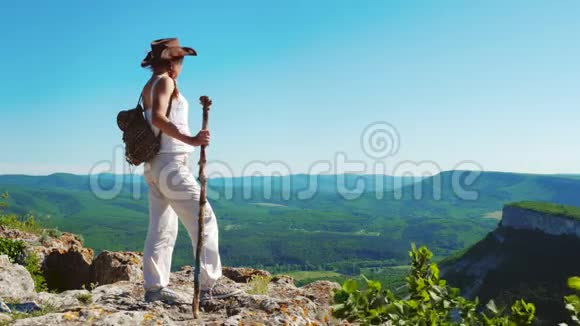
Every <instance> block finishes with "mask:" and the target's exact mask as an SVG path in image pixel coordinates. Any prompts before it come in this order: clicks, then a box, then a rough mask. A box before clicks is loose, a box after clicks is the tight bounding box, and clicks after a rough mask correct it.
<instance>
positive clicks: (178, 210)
mask: <svg viewBox="0 0 580 326" xmlns="http://www.w3.org/2000/svg"><path fill="white" fill-rule="evenodd" d="M186 55H197V54H196V52H195V50H194V49H192V48H188V47H181V46H180V45H179V41H178V40H177V39H176V38H169V39H160V40H155V41H153V42H152V43H151V51H150V52H149V53H148V54H147V56H146V57H145V59H144V60H143V61H142V62H141V66H142V67H149V68H150V69H151V71H152V76H151V79H149V81H148V82H147V84H146V85H145V87H144V88H143V92H142V96H143V108H144V110H145V117H146V118H147V121H148V122H149V124H150V125H151V128H152V129H153V131H154V132H155V133H156V134H159V132H160V131H161V132H162V135H161V148H160V150H159V153H158V154H157V155H156V156H155V157H154V158H153V159H152V160H150V161H149V162H146V163H145V166H144V175H145V180H146V182H147V184H148V185H149V229H148V232H147V239H146V241H145V249H144V255H143V274H144V275H143V276H144V287H145V301H149V302H150V301H156V300H162V301H169V302H175V301H180V300H179V296H178V295H177V294H176V293H175V292H174V291H173V290H171V289H169V288H168V285H169V275H170V269H171V258H172V253H173V248H174V246H175V240H176V237H177V228H178V216H179V219H181V222H182V223H183V225H185V227H186V229H187V232H188V233H189V236H190V238H191V241H192V244H193V247H194V248H195V247H196V246H197V236H198V224H197V223H198V214H199V195H200V187H199V185H198V183H197V181H196V180H195V178H194V177H193V174H192V172H191V171H190V169H189V168H188V163H189V161H190V155H191V153H192V152H193V150H194V147H195V146H201V145H208V144H209V140H210V136H209V130H201V131H200V132H198V133H197V135H195V136H191V134H190V131H189V127H188V109H189V105H188V102H187V100H186V99H185V97H184V96H183V95H181V93H179V91H178V89H177V81H176V80H177V77H178V76H179V74H180V72H181V68H182V63H183V58H184V56H186ZM169 105H171V107H170V108H169ZM168 109H170V110H169V114H167V113H168V112H167V110H168ZM205 211H206V216H205V232H204V237H205V239H204V240H205V241H204V243H205V246H204V248H203V250H202V256H201V279H200V288H201V293H202V297H201V300H205V299H208V298H224V297H228V296H231V295H234V294H237V293H239V292H240V290H239V289H237V288H235V287H234V286H232V285H230V283H231V282H227V281H226V280H224V278H223V276H222V270H221V268H222V266H221V262H220V256H219V250H218V226H217V222H216V217H215V215H214V213H213V210H212V208H211V205H210V204H209V202H208V203H207V204H206V210H205Z"/></svg>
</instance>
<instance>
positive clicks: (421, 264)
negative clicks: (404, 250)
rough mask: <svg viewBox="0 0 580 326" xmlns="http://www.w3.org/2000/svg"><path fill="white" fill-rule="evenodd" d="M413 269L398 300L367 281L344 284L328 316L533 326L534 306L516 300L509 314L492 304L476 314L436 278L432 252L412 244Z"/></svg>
mask: <svg viewBox="0 0 580 326" xmlns="http://www.w3.org/2000/svg"><path fill="white" fill-rule="evenodd" d="M409 256H410V258H411V271H410V273H409V275H408V276H407V278H406V282H407V286H408V289H409V295H408V296H407V297H406V298H404V299H400V298H397V297H395V295H394V294H393V293H392V292H391V291H390V290H388V289H383V288H382V284H381V283H380V282H376V281H371V280H366V283H367V284H366V286H365V287H363V288H361V289H359V286H358V284H357V282H356V281H355V280H354V279H351V280H348V281H346V282H345V283H344V284H343V285H342V288H341V289H340V290H338V291H336V292H335V295H334V303H335V305H334V306H333V307H332V314H333V316H334V317H336V318H340V319H345V320H347V321H350V322H359V323H361V324H363V325H378V324H383V323H388V324H387V325H442V326H443V325H457V326H459V325H472V326H479V325H481V326H484V325H485V326H500V325H501V326H512V325H518V326H519V325H531V324H532V322H533V320H534V315H535V306H534V305H533V304H532V303H527V302H525V301H524V300H518V301H516V302H515V303H514V304H513V306H512V307H511V313H510V314H509V315H505V314H503V311H502V309H498V308H497V307H496V306H495V303H494V302H493V301H490V302H489V303H488V304H487V305H486V307H485V308H486V309H485V311H484V312H478V309H479V301H478V300H477V299H476V300H474V301H470V300H467V299H465V298H463V297H461V296H459V289H456V288H452V287H449V286H448V285H447V283H446V281H445V280H441V279H440V278H439V268H438V267H437V264H434V263H431V259H432V258H433V254H432V253H431V252H430V251H429V250H428V249H427V248H426V247H421V248H419V249H417V248H416V247H415V245H413V246H412V250H411V252H410V253H409Z"/></svg>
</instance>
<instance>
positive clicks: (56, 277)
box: [36, 232, 93, 291]
mask: <svg viewBox="0 0 580 326" xmlns="http://www.w3.org/2000/svg"><path fill="white" fill-rule="evenodd" d="M36 249H37V250H38V251H40V252H42V253H43V254H44V257H45V258H44V262H43V266H42V271H43V274H44V277H45V278H46V284H47V286H48V288H49V289H51V290H52V289H56V290H59V291H65V290H74V289H81V288H82V287H83V285H88V284H89V283H90V266H91V263H92V261H93V250H92V249H90V248H85V247H83V245H82V243H81V241H80V240H79V238H78V237H77V236H75V235H74V234H72V233H67V232H63V234H62V235H61V236H60V238H54V239H50V241H49V242H48V243H46V244H44V246H43V247H37V248H36Z"/></svg>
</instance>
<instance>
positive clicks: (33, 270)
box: [24, 252, 48, 292]
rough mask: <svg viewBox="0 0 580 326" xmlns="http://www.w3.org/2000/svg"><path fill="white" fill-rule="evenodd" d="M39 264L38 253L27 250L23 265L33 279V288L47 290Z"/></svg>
mask: <svg viewBox="0 0 580 326" xmlns="http://www.w3.org/2000/svg"><path fill="white" fill-rule="evenodd" d="M40 266H41V261H40V258H39V257H38V255H37V254H36V253H34V252H29V253H28V255H27V256H26V260H25V261H24V267H26V270H28V272H29V273H30V276H32V279H33V280H34V289H35V290H36V292H41V291H48V287H47V285H46V279H45V278H44V274H43V273H42V270H41V269H40Z"/></svg>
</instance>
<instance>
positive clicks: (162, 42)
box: [141, 37, 197, 67]
mask: <svg viewBox="0 0 580 326" xmlns="http://www.w3.org/2000/svg"><path fill="white" fill-rule="evenodd" d="M186 55H197V52H195V50H194V49H192V48H189V47H185V46H180V45H179V40H178V39H177V38H176V37H172V38H162V39H159V40H155V41H153V42H151V51H149V53H147V56H145V59H143V61H141V67H147V66H149V65H151V63H154V62H156V61H160V60H170V59H172V58H178V57H183V56H186Z"/></svg>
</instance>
